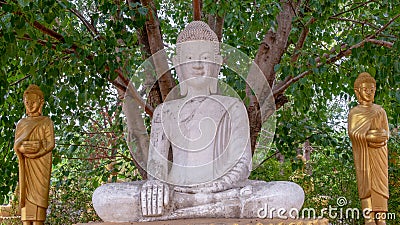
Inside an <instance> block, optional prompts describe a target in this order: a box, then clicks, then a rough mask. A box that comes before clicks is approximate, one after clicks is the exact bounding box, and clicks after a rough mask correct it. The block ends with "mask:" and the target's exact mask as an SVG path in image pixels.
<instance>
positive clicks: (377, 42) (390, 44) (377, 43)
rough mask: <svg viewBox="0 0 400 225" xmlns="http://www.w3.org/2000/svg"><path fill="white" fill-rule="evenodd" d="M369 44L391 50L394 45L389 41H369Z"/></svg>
mask: <svg viewBox="0 0 400 225" xmlns="http://www.w3.org/2000/svg"><path fill="white" fill-rule="evenodd" d="M367 42H370V43H372V44H376V45H380V46H383V47H386V48H391V47H393V43H392V42H388V41H382V40H377V39H368V40H367Z"/></svg>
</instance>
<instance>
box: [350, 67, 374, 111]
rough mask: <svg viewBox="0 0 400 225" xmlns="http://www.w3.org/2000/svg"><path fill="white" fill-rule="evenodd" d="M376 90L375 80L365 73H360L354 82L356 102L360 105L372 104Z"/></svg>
mask: <svg viewBox="0 0 400 225" xmlns="http://www.w3.org/2000/svg"><path fill="white" fill-rule="evenodd" d="M375 90H376V81H375V79H374V78H373V77H372V76H371V75H370V74H369V73H367V72H363V73H360V74H359V75H358V77H357V79H356V81H355V82H354V92H355V93H356V96H357V100H358V102H359V103H360V104H362V105H370V104H372V103H373V102H374V96H375Z"/></svg>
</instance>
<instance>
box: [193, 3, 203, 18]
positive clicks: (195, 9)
mask: <svg viewBox="0 0 400 225" xmlns="http://www.w3.org/2000/svg"><path fill="white" fill-rule="evenodd" d="M200 5H201V0H193V20H201V7H200Z"/></svg>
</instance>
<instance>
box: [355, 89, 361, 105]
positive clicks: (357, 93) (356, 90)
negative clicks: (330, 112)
mask: <svg viewBox="0 0 400 225" xmlns="http://www.w3.org/2000/svg"><path fill="white" fill-rule="evenodd" d="M354 93H356V98H357V101H358V102H359V103H361V98H360V88H354Z"/></svg>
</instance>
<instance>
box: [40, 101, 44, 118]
mask: <svg viewBox="0 0 400 225" xmlns="http://www.w3.org/2000/svg"><path fill="white" fill-rule="evenodd" d="M43 106H44V99H43V98H42V99H40V107H39V114H40V115H42V111H43Z"/></svg>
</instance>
